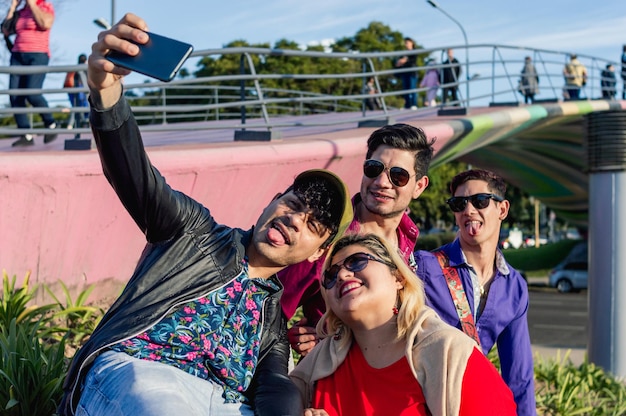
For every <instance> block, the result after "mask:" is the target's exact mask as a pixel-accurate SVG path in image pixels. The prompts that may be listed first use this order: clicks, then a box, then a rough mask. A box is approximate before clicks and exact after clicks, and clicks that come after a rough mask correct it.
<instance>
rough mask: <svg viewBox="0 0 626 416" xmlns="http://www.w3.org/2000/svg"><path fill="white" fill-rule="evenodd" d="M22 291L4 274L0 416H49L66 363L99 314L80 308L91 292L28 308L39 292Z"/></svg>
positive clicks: (25, 285)
mask: <svg viewBox="0 0 626 416" xmlns="http://www.w3.org/2000/svg"><path fill="white" fill-rule="evenodd" d="M29 279H30V273H28V274H27V275H26V277H25V278H24V280H23V283H22V286H21V287H19V288H18V287H16V284H15V283H16V277H15V276H13V278H9V276H8V275H7V273H6V272H5V271H3V275H2V280H3V282H2V283H3V290H2V299H0V416H5V415H6V416H50V415H52V414H54V412H55V411H56V408H57V406H58V403H59V402H60V400H61V397H62V394H63V391H62V384H63V380H64V378H65V374H66V373H67V366H68V364H69V358H68V356H67V355H73V351H74V350H75V349H76V348H77V347H79V346H80V344H81V342H82V341H83V340H84V338H85V337H86V336H88V335H89V334H91V332H92V331H93V329H94V328H95V325H96V324H97V322H98V321H99V319H100V317H101V316H102V310H101V309H100V308H95V307H91V306H86V305H84V303H85V302H86V299H87V297H88V295H89V294H90V293H91V291H92V290H93V286H92V287H90V288H88V289H87V290H85V291H84V292H82V293H80V294H79V295H78V297H77V298H76V300H72V299H71V297H70V295H69V291H68V290H67V287H66V286H65V285H63V284H62V287H63V292H64V294H65V301H64V302H61V301H60V300H59V299H58V298H57V297H56V296H54V294H53V293H52V292H51V291H50V290H49V289H48V288H47V287H46V290H47V291H48V293H50V295H52V297H53V298H54V300H55V301H56V303H51V304H47V305H43V306H37V305H32V302H33V300H34V297H35V293H36V290H37V287H36V286H35V287H30V286H29Z"/></svg>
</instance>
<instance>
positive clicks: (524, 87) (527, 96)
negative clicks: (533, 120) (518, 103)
mask: <svg viewBox="0 0 626 416" xmlns="http://www.w3.org/2000/svg"><path fill="white" fill-rule="evenodd" d="M520 92H521V93H522V94H523V95H524V104H532V103H534V102H535V95H536V94H539V75H538V74H537V69H536V68H535V65H534V64H533V62H532V59H531V57H530V56H527V57H526V58H524V68H522V76H521V78H520Z"/></svg>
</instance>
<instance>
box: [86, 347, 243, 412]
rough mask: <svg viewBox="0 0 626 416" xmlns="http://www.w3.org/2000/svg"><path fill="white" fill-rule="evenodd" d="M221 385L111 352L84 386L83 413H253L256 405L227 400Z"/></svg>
mask: <svg viewBox="0 0 626 416" xmlns="http://www.w3.org/2000/svg"><path fill="white" fill-rule="evenodd" d="M222 392H223V389H222V387H221V386H220V385H218V384H216V383H214V382H212V381H210V380H204V379H201V378H199V377H196V376H193V375H191V374H188V373H185V372H184V371H182V370H180V369H178V368H176V367H173V366H171V365H167V364H162V363H158V362H154V361H147V360H140V359H138V358H133V357H131V356H130V355H128V354H125V353H123V352H115V351H108V352H105V353H104V354H102V355H100V356H99V357H98V358H97V359H96V360H95V361H94V364H93V366H92V367H91V369H90V370H89V373H88V374H87V377H86V379H85V384H84V386H83V392H82V395H81V398H80V402H79V403H78V409H77V410H76V415H77V416H131V415H132V416H154V415H180V416H183V415H184V416H212V415H220V416H221V415H224V416H241V415H244V416H253V415H254V412H253V411H252V409H251V408H250V406H248V405H245V404H243V403H225V402H224V398H223V397H222Z"/></svg>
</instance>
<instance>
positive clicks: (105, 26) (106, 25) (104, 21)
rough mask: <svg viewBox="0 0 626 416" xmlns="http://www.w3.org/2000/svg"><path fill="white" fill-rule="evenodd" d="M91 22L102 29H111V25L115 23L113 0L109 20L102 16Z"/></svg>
mask: <svg viewBox="0 0 626 416" xmlns="http://www.w3.org/2000/svg"><path fill="white" fill-rule="evenodd" d="M93 22H94V24H95V25H96V26H98V27H101V28H102V29H104V30H109V29H111V26H112V25H114V24H115V0H111V22H110V23H109V22H107V19H104V18H102V17H99V18H97V19H95V20H94V21H93Z"/></svg>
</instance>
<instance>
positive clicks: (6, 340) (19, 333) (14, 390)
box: [0, 319, 67, 416]
mask: <svg viewBox="0 0 626 416" xmlns="http://www.w3.org/2000/svg"><path fill="white" fill-rule="evenodd" d="M44 326H45V322H44V321H43V320H39V321H35V322H33V323H31V324H30V325H22V324H17V323H16V320H15V319H13V320H12V321H11V323H10V325H9V326H8V327H5V328H3V330H2V332H1V333H0V406H1V408H0V409H2V410H0V414H1V415H7V416H26V415H29V416H38V415H41V416H44V415H46V416H48V415H52V414H54V413H55V412H56V408H57V405H58V403H59V400H60V398H61V396H62V394H63V380H64V378H65V374H66V372H67V365H66V359H65V340H64V339H62V340H61V341H60V342H58V343H54V344H49V343H45V342H43V341H42V340H41V339H40V338H39V337H38V334H39V332H40V330H41V329H42V327H44Z"/></svg>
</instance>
